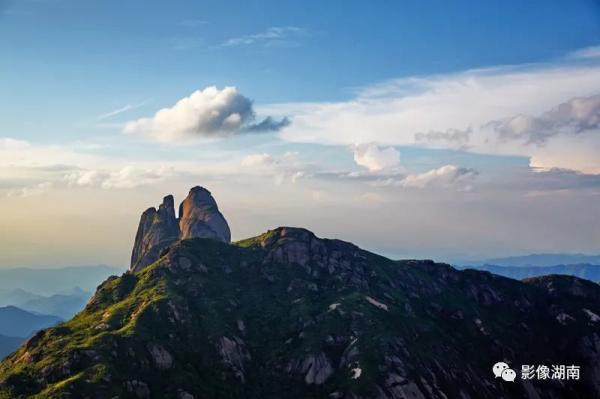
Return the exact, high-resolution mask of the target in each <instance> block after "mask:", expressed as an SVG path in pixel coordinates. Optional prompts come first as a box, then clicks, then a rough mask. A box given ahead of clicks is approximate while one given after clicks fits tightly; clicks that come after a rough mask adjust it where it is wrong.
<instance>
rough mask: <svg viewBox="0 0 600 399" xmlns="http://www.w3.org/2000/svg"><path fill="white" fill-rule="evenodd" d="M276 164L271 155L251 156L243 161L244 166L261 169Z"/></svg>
mask: <svg viewBox="0 0 600 399" xmlns="http://www.w3.org/2000/svg"><path fill="white" fill-rule="evenodd" d="M274 163H276V160H275V159H274V158H273V157H272V156H271V155H269V154H266V153H263V154H250V155H247V156H246V157H244V159H242V166H247V167H260V166H271V165H273V164H274Z"/></svg>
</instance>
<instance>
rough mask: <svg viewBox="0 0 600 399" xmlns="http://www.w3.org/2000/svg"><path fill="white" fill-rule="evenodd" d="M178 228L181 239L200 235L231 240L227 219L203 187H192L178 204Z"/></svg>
mask: <svg viewBox="0 0 600 399" xmlns="http://www.w3.org/2000/svg"><path fill="white" fill-rule="evenodd" d="M179 230H180V232H181V236H180V237H181V239H186V238H194V237H200V238H215V239H217V240H220V241H223V242H230V241H231V232H230V231H229V226H228V225H227V221H226V220H225V218H224V217H223V215H222V214H221V212H219V207H218V206H217V202H216V201H215V199H214V198H213V196H212V195H211V194H210V191H208V190H207V189H205V188H203V187H198V186H197V187H194V188H192V189H191V190H190V193H189V194H188V196H187V198H186V199H185V200H184V201H183V202H182V203H181V205H179Z"/></svg>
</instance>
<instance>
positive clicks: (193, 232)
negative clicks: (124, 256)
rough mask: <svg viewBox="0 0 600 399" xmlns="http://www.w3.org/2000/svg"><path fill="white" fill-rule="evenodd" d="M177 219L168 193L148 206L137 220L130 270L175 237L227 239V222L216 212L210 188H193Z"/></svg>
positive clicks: (155, 255)
mask: <svg viewBox="0 0 600 399" xmlns="http://www.w3.org/2000/svg"><path fill="white" fill-rule="evenodd" d="M179 215H180V217H179V219H177V218H176V216H175V206H174V199H173V196H172V195H168V196H166V197H165V198H164V199H163V202H162V204H161V205H160V206H159V207H158V210H157V209H156V208H148V209H147V210H146V211H145V212H144V213H142V217H141V219H140V223H139V225H138V230H137V234H136V236H135V242H134V245H133V251H132V254H131V265H130V270H132V271H139V270H141V269H143V268H144V267H145V266H147V265H149V264H150V263H152V262H154V261H156V260H157V259H158V258H159V256H160V254H161V252H162V251H163V250H164V249H165V248H167V247H168V246H169V245H171V244H173V243H174V242H175V241H177V240H179V239H187V238H213V239H216V240H220V241H223V242H230V241H231V233H230V231H229V226H228V224H227V221H226V220H225V218H224V217H223V215H222V214H221V212H219V208H218V206H217V203H216V201H215V200H214V198H213V197H212V195H211V193H210V191H208V190H206V189H205V188H202V187H198V186H197V187H194V188H192V189H191V190H190V192H189V194H188V196H187V197H186V198H185V200H184V201H183V202H182V203H181V205H180V206H179Z"/></svg>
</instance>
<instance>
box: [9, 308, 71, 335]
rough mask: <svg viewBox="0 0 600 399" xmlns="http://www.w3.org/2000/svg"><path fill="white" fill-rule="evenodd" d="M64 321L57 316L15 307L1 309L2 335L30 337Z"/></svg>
mask: <svg viewBox="0 0 600 399" xmlns="http://www.w3.org/2000/svg"><path fill="white" fill-rule="evenodd" d="M61 321H62V320H61V319H60V318H58V317H56V316H49V315H43V314H34V313H31V312H27V311H25V310H23V309H19V308H17V307H15V306H6V307H3V308H0V334H1V335H7V336H9V337H28V336H30V335H31V334H33V333H34V332H36V331H38V330H39V329H41V328H46V327H50V326H54V325H56V324H58V323H60V322H61Z"/></svg>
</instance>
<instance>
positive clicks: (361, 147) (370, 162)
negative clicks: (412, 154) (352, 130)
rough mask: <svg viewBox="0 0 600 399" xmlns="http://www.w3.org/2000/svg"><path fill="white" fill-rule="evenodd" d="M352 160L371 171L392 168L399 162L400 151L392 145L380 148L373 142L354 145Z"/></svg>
mask: <svg viewBox="0 0 600 399" xmlns="http://www.w3.org/2000/svg"><path fill="white" fill-rule="evenodd" d="M354 162H356V164H357V165H360V166H364V167H365V168H367V169H369V171H371V172H377V171H381V170H383V169H388V168H393V167H396V166H398V165H399V164H400V153H399V152H398V150H396V149H395V148H394V147H387V148H381V147H379V146H377V145H375V144H372V143H371V144H358V145H355V146H354Z"/></svg>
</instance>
